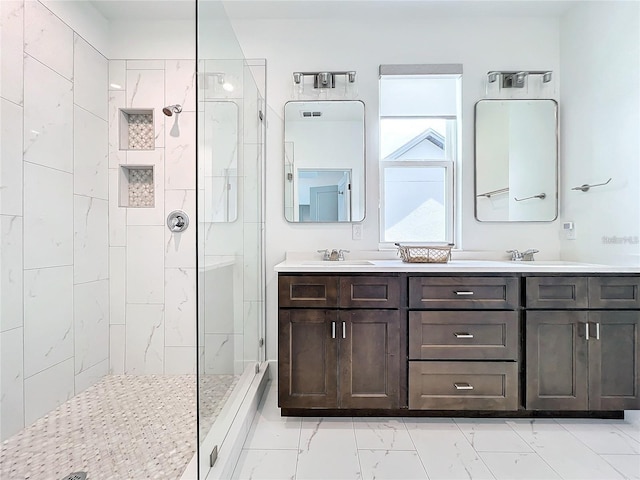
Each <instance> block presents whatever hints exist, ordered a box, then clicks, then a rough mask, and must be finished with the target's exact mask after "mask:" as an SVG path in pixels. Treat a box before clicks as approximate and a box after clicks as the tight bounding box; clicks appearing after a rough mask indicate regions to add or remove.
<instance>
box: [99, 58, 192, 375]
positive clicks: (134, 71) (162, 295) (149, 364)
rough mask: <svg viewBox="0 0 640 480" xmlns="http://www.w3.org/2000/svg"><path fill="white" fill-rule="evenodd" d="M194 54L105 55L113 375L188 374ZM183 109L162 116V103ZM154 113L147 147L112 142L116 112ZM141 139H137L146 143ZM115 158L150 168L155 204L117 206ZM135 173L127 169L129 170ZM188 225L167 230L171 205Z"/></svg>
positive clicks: (116, 135) (119, 177)
mask: <svg viewBox="0 0 640 480" xmlns="http://www.w3.org/2000/svg"><path fill="white" fill-rule="evenodd" d="M195 85H196V82H195V61H193V60H110V61H109V168H108V169H109V234H108V238H109V274H110V280H111V289H110V299H109V305H110V310H111V320H110V327H109V338H110V355H109V359H110V367H109V371H110V373H113V374H132V375H145V374H162V373H165V374H186V373H195V371H196V369H195V364H196V353H195V352H196V333H195V330H196V311H195V308H196V236H195V203H196V190H195V187H196V182H195V159H196V152H195V144H196V129H195V128H196V127H195V121H196V99H195ZM173 104H180V105H182V113H180V114H178V115H175V114H174V115H173V116H172V117H166V116H165V115H163V113H162V108H163V107H164V106H165V105H173ZM121 108H125V109H132V110H136V109H142V110H153V126H154V130H155V131H154V137H155V138H154V144H155V147H154V148H153V149H152V150H143V149H139V148H138V149H137V148H135V145H134V146H133V147H132V146H131V145H129V149H124V148H122V145H120V127H121V126H120V125H119V124H118V122H119V121H120V112H119V109H121ZM146 147H147V146H145V148H146ZM120 165H130V166H140V165H142V166H150V167H151V166H152V167H153V182H154V188H153V193H154V202H153V203H152V204H151V205H149V206H146V205H145V206H144V207H140V208H136V207H133V206H131V205H130V206H129V207H128V208H123V207H120V206H119V192H120V188H121V186H120V185H119V183H118V182H119V181H121V180H122V179H123V178H126V176H122V175H121V174H120V171H119V169H120ZM131 171H134V170H130V172H131ZM177 209H179V210H184V211H185V212H187V214H188V215H189V216H190V217H191V219H192V223H191V226H190V227H189V228H188V229H187V230H186V231H185V232H183V233H171V232H170V231H169V229H168V228H167V227H166V225H165V221H166V216H167V214H169V212H171V211H173V210H177Z"/></svg>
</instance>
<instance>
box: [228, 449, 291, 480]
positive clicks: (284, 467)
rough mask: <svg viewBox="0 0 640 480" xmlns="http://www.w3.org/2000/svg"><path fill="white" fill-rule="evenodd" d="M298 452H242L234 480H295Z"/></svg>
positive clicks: (234, 473)
mask: <svg viewBox="0 0 640 480" xmlns="http://www.w3.org/2000/svg"><path fill="white" fill-rule="evenodd" d="M297 455H298V452H297V450H242V453H241V454H240V458H239V459H238V464H237V466H236V469H235V471H234V472H233V476H232V477H231V478H232V479H234V480H236V479H237V480H289V479H290V480H294V479H295V478H296V458H297Z"/></svg>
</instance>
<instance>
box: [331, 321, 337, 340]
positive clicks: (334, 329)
mask: <svg viewBox="0 0 640 480" xmlns="http://www.w3.org/2000/svg"><path fill="white" fill-rule="evenodd" d="M331 338H336V322H331Z"/></svg>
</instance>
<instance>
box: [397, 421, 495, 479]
mask: <svg viewBox="0 0 640 480" xmlns="http://www.w3.org/2000/svg"><path fill="white" fill-rule="evenodd" d="M405 424H406V426H407V430H408V431H409V435H411V439H412V440H413V443H414V444H415V446H416V451H417V452H418V455H420V459H421V460H422V464H423V465H424V467H425V469H426V471H427V474H428V475H429V478H432V479H438V480H444V479H463V478H464V479H473V480H477V479H493V478H494V477H493V475H492V474H491V472H490V471H489V469H488V468H487V467H486V465H485V464H484V462H483V461H482V459H481V458H480V455H479V454H478V452H476V451H475V450H474V449H473V447H472V446H471V444H470V443H469V441H468V440H467V439H466V437H465V436H464V435H463V433H462V432H461V431H460V429H459V428H458V426H457V425H456V423H455V422H454V421H453V420H452V419H437V418H420V419H405Z"/></svg>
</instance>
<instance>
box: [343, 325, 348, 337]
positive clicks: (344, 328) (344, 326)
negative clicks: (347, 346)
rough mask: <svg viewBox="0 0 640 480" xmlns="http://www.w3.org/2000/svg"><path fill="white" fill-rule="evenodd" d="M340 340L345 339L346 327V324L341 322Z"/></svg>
mask: <svg viewBox="0 0 640 480" xmlns="http://www.w3.org/2000/svg"><path fill="white" fill-rule="evenodd" d="M342 338H347V325H346V322H342Z"/></svg>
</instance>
